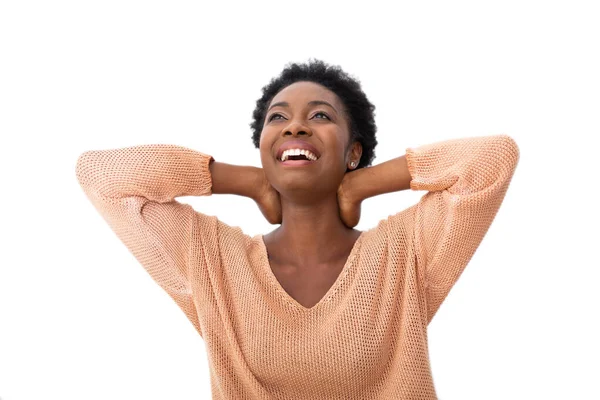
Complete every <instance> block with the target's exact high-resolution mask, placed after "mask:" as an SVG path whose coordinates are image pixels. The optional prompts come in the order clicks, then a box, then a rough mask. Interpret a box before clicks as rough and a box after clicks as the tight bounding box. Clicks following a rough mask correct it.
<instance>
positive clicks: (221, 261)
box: [77, 61, 519, 399]
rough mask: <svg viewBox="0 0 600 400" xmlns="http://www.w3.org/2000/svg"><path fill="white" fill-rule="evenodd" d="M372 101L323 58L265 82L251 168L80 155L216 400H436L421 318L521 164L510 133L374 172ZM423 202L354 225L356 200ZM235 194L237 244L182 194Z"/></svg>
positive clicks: (153, 148) (101, 206)
mask: <svg viewBox="0 0 600 400" xmlns="http://www.w3.org/2000/svg"><path fill="white" fill-rule="evenodd" d="M373 110H374V106H372V105H371V104H370V103H369V102H368V100H367V99H366V96H365V95H364V93H362V90H360V85H359V84H358V82H357V81H356V80H354V79H353V78H351V77H349V76H348V75H347V74H345V73H344V72H343V71H341V69H340V68H337V67H331V66H328V65H326V64H325V63H323V62H321V61H313V62H309V63H308V64H304V65H298V64H292V65H290V66H289V67H287V68H286V69H285V70H284V71H283V72H282V74H281V75H280V76H279V77H278V78H277V79H274V80H273V81H272V82H271V83H270V84H269V85H267V86H265V87H264V88H263V97H262V98H261V99H259V101H257V108H256V110H255V112H254V122H253V123H252V124H251V127H252V128H253V130H254V132H253V139H254V144H255V146H257V147H259V149H260V157H261V163H262V168H256V167H249V166H239V165H233V164H228V163H224V162H220V161H216V160H214V159H213V158H212V157H211V156H210V155H208V154H205V153H201V152H199V151H196V150H192V149H189V148H185V147H181V146H177V145H157V144H155V145H140V146H133V147H128V148H121V149H112V150H101V151H89V152H85V153H84V154H82V155H81V156H80V158H79V160H78V163H77V176H78V179H79V182H80V184H81V186H82V188H83V189H84V191H85V192H86V194H87V195H88V197H89V198H90V200H91V201H92V203H93V204H94V205H95V206H96V208H97V209H98V211H99V212H100V213H101V214H102V215H103V216H104V218H105V219H106V220H107V222H108V223H109V224H110V226H111V227H112V229H113V230H114V231H115V233H116V234H117V235H118V237H119V238H120V239H121V240H122V241H123V243H124V244H125V245H126V246H127V247H128V248H129V249H130V250H131V251H132V253H133V254H134V255H135V256H136V258H137V259H138V260H139V261H140V263H141V264H142V265H143V266H144V268H146V270H147V271H148V273H149V274H150V275H151V276H152V278H153V279H154V280H155V281H156V282H157V283H158V284H159V285H160V286H161V287H162V288H163V289H164V290H165V291H166V292H167V293H168V294H169V295H170V296H171V297H172V298H173V299H174V300H175V302H176V303H177V304H178V305H179V307H180V308H181V309H182V310H183V311H184V313H185V314H186V316H187V317H188V319H189V320H190V321H191V322H192V324H193V325H194V327H195V328H196V330H197V331H198V333H199V334H200V335H201V336H202V338H203V339H204V340H205V343H206V349H207V353H208V359H209V365H210V370H211V391H212V395H213V398H214V399H244V398H247V399H330V398H340V399H341V398H343V399H436V398H437V397H436V393H435V389H434V385H433V379H432V376H431V370H430V365H429V355H428V347H427V326H428V324H429V322H430V321H431V319H432V318H433V316H434V315H435V313H436V311H437V310H438V308H439V306H440V304H441V303H442V301H443V300H444V298H445V297H446V296H447V294H448V292H449V290H450V289H451V287H452V286H453V285H454V283H455V282H456V280H457V279H458V277H459V276H460V274H461V273H462V271H463V270H464V268H465V267H466V265H467V263H468V262H469V260H470V259H471V257H472V255H473V254H474V252H475V251H476V249H477V247H478V246H479V244H480V243H481V241H482V239H483V237H484V235H485V233H486V232H487V230H488V228H489V226H490V224H491V223H492V221H493V219H494V217H495V215H496V213H497V211H498V209H499V207H500V204H501V203H502V201H503V198H504V196H505V193H506V191H507V189H508V186H509V183H510V180H511V178H512V175H513V173H514V170H515V168H516V165H517V162H518V159H519V149H518V147H517V145H516V143H515V141H514V140H513V139H512V138H511V137H509V136H507V135H504V134H502V135H494V136H480V137H471V138H463V139H454V140H446V141H443V142H437V143H431V144H427V145H423V146H420V147H417V148H407V149H406V153H405V154H404V155H401V156H399V157H397V158H394V159H392V160H390V161H387V162H384V163H381V164H379V165H376V166H372V167H371V166H370V164H371V161H372V159H373V157H374V152H373V149H374V147H375V144H376V140H375V130H376V129H375V125H374V120H373ZM409 188H410V189H413V190H426V191H427V193H426V194H425V195H424V196H423V197H422V198H421V200H420V201H419V202H418V203H417V204H415V205H413V206H412V207H409V208H407V209H405V210H402V211H399V212H396V213H395V214H393V215H391V216H390V217H388V218H386V219H384V220H381V221H380V222H379V223H378V224H377V226H375V227H373V228H371V229H369V230H367V231H364V232H361V231H358V230H355V229H354V226H356V225H357V223H358V221H359V218H360V207H361V203H362V201H364V200H365V199H367V198H369V197H372V196H376V195H379V194H382V193H389V192H393V191H398V190H405V189H409ZM219 193H227V194H236V195H240V196H246V197H249V198H251V199H253V200H254V201H256V203H257V204H258V207H259V209H260V210H261V212H262V213H263V215H264V216H265V217H266V218H267V220H268V221H269V222H271V223H272V224H279V225H280V226H279V227H277V228H276V229H274V230H273V231H272V232H270V233H268V234H265V235H255V236H252V237H250V236H249V235H246V234H244V232H243V231H242V230H241V229H240V228H239V227H232V226H229V225H227V224H224V223H223V222H221V221H220V220H219V219H218V218H216V217H214V216H208V215H205V214H202V213H200V212H197V211H195V210H194V209H193V208H192V207H191V206H189V205H186V204H182V203H179V202H177V201H176V200H175V197H177V196H185V195H197V196H203V195H211V194H219Z"/></svg>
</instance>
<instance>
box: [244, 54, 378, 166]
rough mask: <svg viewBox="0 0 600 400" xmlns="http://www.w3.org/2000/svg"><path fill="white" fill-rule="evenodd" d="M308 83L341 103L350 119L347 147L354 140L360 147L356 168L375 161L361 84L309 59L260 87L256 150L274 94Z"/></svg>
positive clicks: (371, 112) (371, 119) (371, 115)
mask: <svg viewBox="0 0 600 400" xmlns="http://www.w3.org/2000/svg"><path fill="white" fill-rule="evenodd" d="M299 81H310V82H315V83H318V84H320V85H322V86H324V87H326V88H327V89H329V90H331V91H332V92H334V93H335V94H336V95H337V96H338V97H339V98H340V100H341V101H342V104H343V105H344V107H345V112H346V115H347V116H348V118H349V121H348V123H349V127H350V144H351V143H353V142H354V141H358V142H360V144H361V145H362V155H361V158H360V162H359V163H358V166H357V167H356V169H359V168H363V167H368V166H370V165H371V163H372V162H373V159H374V158H375V151H374V150H375V146H376V145H377V140H376V138H375V133H376V131H377V126H376V125H375V106H374V105H373V104H371V102H370V101H369V100H368V99H367V96H366V95H365V93H364V92H363V91H362V88H361V86H360V81H359V80H358V79H356V78H354V77H352V76H350V75H349V74H347V73H346V72H344V71H343V70H342V69H341V68H340V67H339V66H332V65H328V64H326V63H325V62H323V61H321V60H316V59H309V61H308V62H307V63H304V64H298V63H288V64H287V65H286V66H285V68H284V69H283V71H282V72H281V74H280V75H279V76H278V77H276V78H273V79H271V81H270V82H269V83H268V84H267V85H266V86H264V87H263V88H262V97H261V98H260V99H258V100H257V101H256V108H255V109H254V112H253V113H252V117H253V121H252V122H251V123H250V128H251V129H252V141H253V142H254V146H255V147H256V148H259V147H260V135H261V132H262V128H263V125H264V121H265V114H266V111H267V107H268V105H269V104H270V102H271V100H272V99H273V97H275V95H276V94H277V93H279V92H280V91H281V90H282V89H284V88H285V87H287V86H289V85H291V84H292V83H295V82H299Z"/></svg>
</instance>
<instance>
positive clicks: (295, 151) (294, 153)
mask: <svg viewBox="0 0 600 400" xmlns="http://www.w3.org/2000/svg"><path fill="white" fill-rule="evenodd" d="M300 154H302V155H304V156H305V157H306V158H308V159H309V160H311V161H315V160H316V159H317V156H316V155H314V154H313V153H312V152H311V151H310V150H304V149H288V150H285V151H284V152H283V154H281V161H286V160H287V159H288V158H289V156H299V155H300Z"/></svg>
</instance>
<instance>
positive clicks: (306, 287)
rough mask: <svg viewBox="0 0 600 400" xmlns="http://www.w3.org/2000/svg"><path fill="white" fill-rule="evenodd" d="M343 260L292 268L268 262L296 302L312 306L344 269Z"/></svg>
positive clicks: (306, 306) (279, 281) (284, 288)
mask: <svg viewBox="0 0 600 400" xmlns="http://www.w3.org/2000/svg"><path fill="white" fill-rule="evenodd" d="M344 265H345V261H338V262H334V263H330V264H329V265H327V266H322V267H306V268H301V269H298V268H292V267H290V266H286V265H281V264H277V263H276V262H272V261H271V263H270V267H271V271H272V272H273V275H274V276H275V278H276V279H277V281H278V283H279V285H280V286H281V287H282V288H283V290H285V292H286V293H287V294H288V295H289V296H290V297H291V298H293V299H294V300H295V301H296V302H298V303H299V304H300V305H302V306H303V307H305V308H312V307H314V306H315V305H316V304H318V303H319V301H320V300H321V299H322V298H323V297H325V295H326V294H327V293H328V292H329V289H331V287H332V286H333V285H334V284H335V282H336V280H337V279H338V277H339V276H340V274H341V273H342V271H343V269H344Z"/></svg>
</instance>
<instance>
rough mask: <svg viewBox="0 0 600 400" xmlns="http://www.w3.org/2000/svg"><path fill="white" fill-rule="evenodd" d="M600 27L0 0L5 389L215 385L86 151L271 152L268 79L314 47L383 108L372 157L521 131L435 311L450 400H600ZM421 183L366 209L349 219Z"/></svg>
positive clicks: (169, 390)
mask: <svg viewBox="0 0 600 400" xmlns="http://www.w3.org/2000/svg"><path fill="white" fill-rule="evenodd" d="M598 20H600V13H599V12H598V9H597V8H596V7H595V5H594V2H592V1H590V2H582V1H569V2H567V1H563V2H554V1H552V2H541V1H540V2H534V1H523V0H519V1H504V2H494V3H492V2H482V1H477V2H476V1H470V2H467V1H454V2H437V3H434V2H418V3H417V2H411V3H396V4H392V3H391V2H389V3H388V2H378V1H369V2H361V3H357V4H353V3H351V2H350V3H349V2H345V3H342V2H316V1H299V2H275V1H272V2H267V1H258V2H241V1H239V2H223V3H220V2H210V3H208V2H200V1H185V2H184V1H173V2H166V1H164V2H158V1H143V2H142V1H130V0H120V1H102V2H99V1H97V2H91V1H52V2H47V1H37V2H35V1H23V0H21V1H16V0H14V1H9V0H8V1H4V2H2V3H0V133H1V137H2V140H1V142H0V148H1V149H2V152H1V157H0V178H1V181H0V182H1V189H0V190H1V191H2V192H1V196H0V206H1V208H0V209H1V210H2V219H1V224H0V226H1V228H0V229H1V231H0V233H1V234H2V239H1V244H2V251H1V258H0V260H1V261H0V398H1V399H2V400H39V399H44V400H81V399H86V400H87V399H90V400H96V399H103V400H104V399H111V400H131V399H146V400H150V399H157V400H159V399H160V400H164V399H181V400H184V399H190V400H191V399H208V398H210V381H209V370H208V361H207V357H206V352H205V347H204V343H203V341H202V339H201V338H200V337H199V336H198V335H197V333H196V332H195V331H194V328H193V326H192V325H191V324H190V323H189V321H188V320H187V319H186V317H185V315H184V314H183V312H182V311H180V310H179V309H178V308H177V306H176V304H175V303H174V302H173V301H172V300H171V299H170V298H169V297H168V296H167V294H166V293H164V292H163V291H162V289H161V288H160V287H158V285H156V284H155V283H154V282H153V281H152V280H151V278H150V276H149V275H148V274H147V273H146V272H145V271H144V270H143V268H142V267H141V265H140V264H138V262H137V261H136V259H135V258H134V257H133V255H132V254H131V253H130V252H129V251H128V250H127V249H126V247H125V246H124V245H123V244H122V243H121V242H120V241H119V240H118V238H117V237H116V236H115V234H114V233H113V232H112V231H111V230H110V228H109V227H108V225H107V224H106V223H105V222H104V221H103V220H102V218H101V217H100V215H99V214H98V213H97V212H96V210H95V209H94V208H93V206H92V205H91V203H90V202H89V201H88V200H87V198H86V197H85V195H84V193H83V191H82V190H81V188H80V187H79V185H78V182H77V180H76V177H75V163H76V161H77V157H78V156H79V154H80V153H82V152H83V151H86V150H94V149H108V148H116V147H125V146H131V145H137V144H147V143H173V144H179V145H183V146H188V147H191V148H194V149H197V150H199V151H202V152H205V153H208V154H211V155H213V157H214V158H215V159H216V160H219V161H223V162H228V163H231V164H239V165H254V166H260V158H259V152H258V150H257V149H255V148H254V146H253V145H252V141H251V132H250V128H249V123H250V122H251V115H252V111H253V109H254V106H255V102H256V100H257V99H258V98H259V97H260V94H261V91H260V90H261V88H262V87H263V86H264V85H266V84H267V83H268V81H269V80H270V79H271V78H273V77H275V76H276V75H278V74H279V72H280V71H281V69H282V68H284V66H285V64H287V63H288V62H294V61H295V62H304V61H307V59H308V58H309V57H314V58H318V59H322V60H324V61H326V62H328V63H330V64H334V65H340V66H341V67H342V68H343V69H344V70H346V71H347V72H348V73H350V74H352V75H353V76H355V77H357V78H358V79H359V80H360V81H361V83H362V86H363V89H364V91H365V92H366V93H367V95H368V97H369V99H370V100H371V102H373V103H374V104H375V106H376V107H377V108H376V122H377V126H378V133H377V139H378V141H379V145H378V146H377V148H376V149H375V151H376V156H377V157H376V159H375V162H374V165H376V164H379V163H381V162H384V161H387V160H389V159H391V158H395V157H398V156H401V155H403V154H404V153H405V149H406V148H407V147H413V146H419V145H421V144H426V143H430V142H434V141H440V140H445V139H450V138H457V137H465V136H478V135H494V134H501V133H505V134H508V135H510V136H512V137H513V138H514V139H515V140H516V142H517V144H518V145H519V148H520V152H521V158H520V162H519V165H518V166H517V170H516V172H515V175H514V178H513V181H512V183H511V186H510V188H509V190H508V192H507V195H506V197H505V200H504V203H503V205H502V206H501V208H500V211H499V212H498V214H497V216H496V219H495V221H494V222H493V224H492V226H491V228H490V230H489V231H488V233H487V235H486V237H485V238H484V239H483V242H482V244H481V245H480V247H479V249H478V250H477V252H476V253H475V255H474V257H473V258H472V260H471V262H470V264H469V265H468V266H467V268H466V270H465V272H464V273H463V275H462V276H461V277H460V279H459V281H458V282H457V283H456V285H455V286H454V287H453V289H452V291H451V292H450V294H449V296H448V297H447V299H446V301H445V302H444V304H442V306H441V308H440V310H439V312H438V313H437V315H436V316H435V317H434V319H433V321H432V323H431V324H430V325H429V345H430V358H431V365H432V370H433V377H434V383H435V385H436V390H437V392H438V395H439V398H440V399H441V400H454V399H459V400H468V399H473V400H481V399H498V400H500V399H502V400H505V399H523V400H525V399H527V400H529V399H600V388H599V387H598V384H597V382H598V380H597V379H598V377H599V376H600V366H599V364H600V363H599V361H598V360H599V357H600V345H599V344H598V337H600V328H599V327H598V322H600V321H599V318H598V316H599V312H598V306H599V303H600V302H599V300H598V290H599V278H600V272H599V270H600V262H599V257H600V253H599V251H598V249H599V245H600V243H599V241H600V240H599V239H600V234H599V233H598V226H599V223H600V218H599V211H598V209H599V207H598V194H599V191H598V172H600V168H599V167H598V166H597V163H598V160H599V159H600V157H598V147H597V144H598V140H597V139H598V136H599V134H600V118H599V117H600V115H599V114H600V95H599V93H600V79H599V76H600V74H599V73H598V71H600V61H599V57H600V55H599V52H598V49H599V48H600V43H599V40H598V38H600V25H599V24H598ZM424 194H425V192H417V191H402V192H397V193H391V194H386V195H383V196H379V197H376V198H372V199H369V200H367V201H365V202H364V203H363V207H362V219H361V221H360V223H359V225H358V226H357V227H356V228H357V229H359V230H366V229H369V228H371V227H372V226H374V225H375V224H376V223H377V222H378V221H379V220H380V219H383V218H386V217H387V216H388V215H391V214H394V213H396V212H399V211H401V210H403V209H404V208H406V207H409V206H410V205H412V204H414V203H416V202H417V201H418V200H419V199H420V197H421V196H422V195H424ZM178 200H179V201H182V202H185V203H188V204H191V205H193V207H194V208H195V209H196V210H197V211H200V212H204V213H206V214H210V215H216V216H218V217H219V218H220V219H221V220H223V221H224V222H226V223H228V224H230V225H235V226H240V227H241V228H242V229H243V230H244V231H245V232H246V233H248V234H250V235H254V234H257V233H267V232H269V231H271V230H272V229H274V228H275V226H273V225H270V224H269V223H267V222H266V221H265V220H264V218H263V217H262V215H261V214H260V212H259V210H258V208H257V207H256V206H255V204H254V203H253V202H252V201H251V200H249V199H247V198H243V197H238V196H227V195H214V196H208V197H203V198H198V197H179V198H178ZM290 373H292V371H290Z"/></svg>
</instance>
